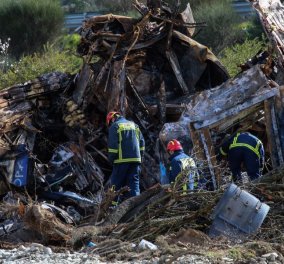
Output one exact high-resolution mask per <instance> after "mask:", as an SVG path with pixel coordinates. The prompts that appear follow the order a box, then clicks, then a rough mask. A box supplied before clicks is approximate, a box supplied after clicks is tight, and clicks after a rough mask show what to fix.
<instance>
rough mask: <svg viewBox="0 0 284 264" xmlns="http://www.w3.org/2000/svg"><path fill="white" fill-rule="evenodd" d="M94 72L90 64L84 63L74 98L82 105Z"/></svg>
mask: <svg viewBox="0 0 284 264" xmlns="http://www.w3.org/2000/svg"><path fill="white" fill-rule="evenodd" d="M92 72H93V71H91V68H90V65H89V64H87V63H84V65H83V67H82V69H81V71H80V74H79V77H78V79H77V82H76V87H75V91H74V93H73V100H74V101H75V102H76V103H77V104H78V105H80V104H81V103H82V101H83V96H84V93H85V91H86V88H87V86H88V83H89V80H90V78H91V76H92Z"/></svg>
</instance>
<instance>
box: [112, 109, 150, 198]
mask: <svg viewBox="0 0 284 264" xmlns="http://www.w3.org/2000/svg"><path fill="white" fill-rule="evenodd" d="M106 121H107V125H108V127H109V134H108V157H109V160H110V162H111V163H112V164H113V170H112V174H111V184H112V186H114V187H115V190H116V191H118V190H120V189H121V188H122V187H124V186H128V187H129V188H130V192H129V193H127V194H126V195H125V197H127V198H128V197H132V196H137V195H139V194H140V188H139V176H140V172H141V161H142V157H143V153H144V150H145V141H144V138H143V135H142V133H141V131H140V129H139V127H138V125H136V124H135V123H134V122H132V121H129V120H127V119H125V118H124V117H123V116H122V115H121V114H120V113H119V112H115V111H113V112H110V113H108V115H107V118H106Z"/></svg>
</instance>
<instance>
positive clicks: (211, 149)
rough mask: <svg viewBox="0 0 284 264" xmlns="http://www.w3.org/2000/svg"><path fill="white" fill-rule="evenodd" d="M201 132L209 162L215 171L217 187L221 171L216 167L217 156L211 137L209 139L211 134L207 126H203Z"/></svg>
mask: <svg viewBox="0 0 284 264" xmlns="http://www.w3.org/2000/svg"><path fill="white" fill-rule="evenodd" d="M202 132H203V134H204V137H205V140H206V143H207V146H208V152H209V155H210V158H211V163H212V166H213V168H214V171H215V175H216V186H217V187H219V186H220V183H221V172H220V169H219V167H218V163H217V158H216V153H215V149H214V146H213V143H212V139H211V134H210V130H209V128H203V129H202Z"/></svg>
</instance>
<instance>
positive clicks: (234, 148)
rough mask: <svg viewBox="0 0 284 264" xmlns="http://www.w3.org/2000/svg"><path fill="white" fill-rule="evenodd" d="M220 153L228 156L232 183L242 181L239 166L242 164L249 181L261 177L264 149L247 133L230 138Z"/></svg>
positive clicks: (260, 143)
mask: <svg viewBox="0 0 284 264" xmlns="http://www.w3.org/2000/svg"><path fill="white" fill-rule="evenodd" d="M220 153H221V154H222V155H223V156H228V161H229V166H230V170H231V172H232V174H233V181H235V182H236V181H240V182H241V181H242V177H241V165H242V164H244V166H245V168H246V171H247V174H248V176H249V178H250V180H254V179H257V178H258V177H260V176H261V172H262V169H263V166H264V149H263V144H262V142H261V141H260V140H259V139H258V138H257V137H255V136H254V135H252V134H250V133H248V132H241V133H237V134H236V135H235V136H231V137H230V138H229V139H227V140H225V142H224V143H223V144H222V145H221V147H220Z"/></svg>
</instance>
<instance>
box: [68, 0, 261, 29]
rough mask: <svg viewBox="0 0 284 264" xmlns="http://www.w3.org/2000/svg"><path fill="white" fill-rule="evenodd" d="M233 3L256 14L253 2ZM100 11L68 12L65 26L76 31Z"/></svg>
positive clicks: (247, 13) (243, 13) (245, 12)
mask: <svg viewBox="0 0 284 264" xmlns="http://www.w3.org/2000/svg"><path fill="white" fill-rule="evenodd" d="M232 5H233V7H234V9H235V10H236V12H237V13H238V14H239V15H241V16H251V15H254V14H256V13H255V10H254V9H253V8H252V6H251V4H250V3H249V2H247V1H245V0H233V1H232ZM101 14H102V13H100V12H88V13H77V14H66V15H65V22H64V26H65V28H66V29H67V30H68V31H70V32H71V31H74V30H76V29H77V28H79V27H80V26H81V25H82V22H83V21H84V20H85V19H87V18H90V17H93V16H99V15H101Z"/></svg>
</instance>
